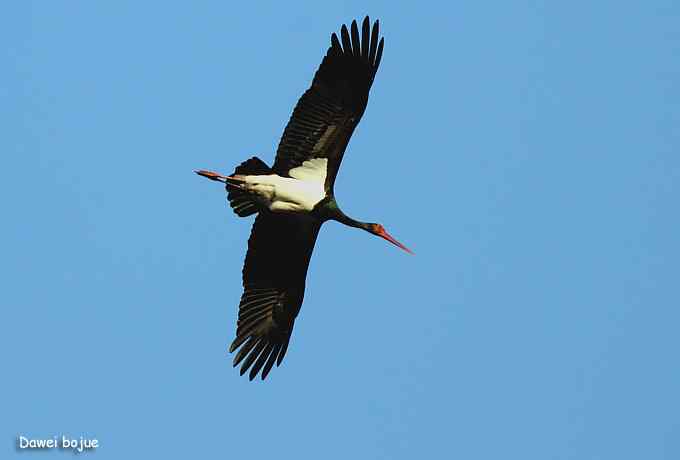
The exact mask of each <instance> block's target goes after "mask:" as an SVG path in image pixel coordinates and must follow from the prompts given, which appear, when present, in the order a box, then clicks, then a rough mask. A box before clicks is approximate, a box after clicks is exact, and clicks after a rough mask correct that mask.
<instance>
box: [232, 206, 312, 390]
mask: <svg viewBox="0 0 680 460" xmlns="http://www.w3.org/2000/svg"><path fill="white" fill-rule="evenodd" d="M320 227H321V224H320V223H319V222H318V221H316V220H314V219H311V218H310V217H308V216H299V215H294V214H278V213H277V214H274V213H271V212H269V211H267V210H263V211H261V212H260V213H259V214H258V216H257V218H256V219H255V223H254V224H253V229H252V231H251V234H250V239H249V240H248V254H247V255H246V260H245V264H244V265H243V295H242V296H241V302H240V304H239V312H238V327H237V330H236V339H235V340H234V342H233V343H232V344H231V347H230V348H229V351H230V352H233V351H234V350H236V349H237V348H239V347H240V349H239V351H238V353H237V354H236V356H235V357H234V366H237V365H238V364H239V363H240V362H241V361H243V359H244V358H245V361H244V362H243V365H242V366H241V375H243V374H244V373H245V372H246V371H247V370H248V369H249V368H250V367H251V366H252V369H251V370H250V374H249V377H250V379H251V380H252V379H253V378H255V376H256V375H257V373H258V372H259V371H260V369H262V379H263V380H264V378H265V377H267V374H268V373H269V371H270V370H271V369H272V366H273V365H274V363H275V362H276V365H277V366H278V365H279V364H281V361H282V360H283V357H284V356H285V354H286V350H287V349H288V342H289V340H290V335H291V332H292V331H293V324H294V323H295V317H296V316H297V314H298V312H299V311H300V307H301V306H302V299H303V298H304V294H305V279H306V277H307V267H308V266H309V260H310V258H311V256H312V251H313V250H314V243H315V242H316V237H317V235H318V233H319V228H320Z"/></svg>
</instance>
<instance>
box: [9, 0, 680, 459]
mask: <svg viewBox="0 0 680 460" xmlns="http://www.w3.org/2000/svg"><path fill="white" fill-rule="evenodd" d="M366 13H368V14H370V15H371V17H372V18H380V20H381V25H382V31H383V33H384V36H385V53H384V57H383V61H382V64H381V68H380V71H379V73H378V75H377V77H376V81H375V84H374V86H373V89H372V93H371V98H370V101H369V105H368V109H367V111H366V114H365V116H364V118H363V120H362V122H361V124H360V126H359V128H358V129H357V131H356V132H355V134H354V137H353V138H352V141H351V143H350V145H349V148H348V151H347V154H346V156H345V159H344V162H343V165H342V170H341V171H340V174H339V177H338V180H337V183H336V194H337V198H338V200H339V202H340V203H341V205H342V206H343V209H344V210H345V212H347V213H348V214H350V215H352V216H353V217H356V218H358V219H362V220H368V221H376V222H381V223H383V224H384V225H385V226H386V228H387V229H388V230H389V231H390V232H391V233H392V234H393V235H394V236H395V237H397V238H398V239H400V240H402V241H403V242H404V243H406V244H407V245H408V246H410V247H411V248H412V249H413V250H414V251H415V252H416V254H417V255H416V256H415V257H410V256H408V255H406V254H404V253H403V252H401V251H399V250H398V249H396V248H394V247H392V246H391V245H389V244H387V243H385V242H384V241H382V240H380V239H378V238H375V237H372V236H370V235H368V234H366V233H365V232H361V231H358V230H354V229H348V228H344V227H342V226H341V225H339V224H336V223H330V224H327V225H325V226H324V228H323V229H322V231H321V235H320V237H319V240H318V242H317V246H316V250H315V253H314V256H313V259H312V263H311V268H310V272H309V276H308V280H307V294H306V298H305V303H304V306H303V308H302V311H301V314H300V316H299V318H298V321H297V323H296V328H295V331H294V334H293V340H292V342H291V347H290V349H289V352H288V355H287V357H286V361H285V363H284V365H283V366H282V367H280V368H276V369H274V370H273V371H272V373H271V374H270V376H269V378H268V379H267V381H266V382H264V383H263V382H260V381H259V380H258V381H257V382H248V380H247V379H245V378H241V377H239V376H238V372H237V371H236V370H234V369H232V368H231V357H230V356H227V355H226V348H227V346H228V344H229V343H230V342H231V340H232V339H233V336H234V329H235V320H236V314H237V305H238V300H239V296H240V293H241V280H240V272H241V264H242V260H243V256H244V254H245V248H246V241H247V237H248V234H249V231H250V225H251V221H250V220H246V219H237V218H236V217H235V216H234V215H233V213H232V212H231V211H230V210H229V209H228V208H227V206H226V203H225V197H224V194H223V190H222V189H220V187H219V186H217V185H216V184H212V183H209V182H207V181H205V180H202V179H200V178H198V177H196V176H195V175H194V174H193V173H192V170H194V169H197V168H207V169H214V170H218V171H223V172H230V171H231V170H232V168H233V166H234V165H236V164H238V163H239V162H241V161H242V160H243V159H245V158H248V157H250V156H252V155H258V156H260V157H261V158H263V159H264V160H265V161H267V162H271V161H272V159H273V155H274V151H275V148H276V145H277V142H278V140H279V137H280V135H281V132H282V131H283V128H284V126H285V123H286V121H287V120H288V117H289V116H290V113H291V110H292V108H293V106H294V104H295V102H296V101H297V98H298V97H299V96H300V95H301V94H302V92H303V91H304V90H305V89H306V88H307V87H308V85H309V83H310V81H311V78H312V76H313V73H314V71H315V70H316V67H317V66H318V64H319V62H320V60H321V57H322V56H323V54H324V52H325V50H326V47H327V46H328V43H329V36H330V33H331V32H333V31H336V30H338V29H339V27H340V25H341V24H342V23H347V22H349V21H351V20H352V19H353V18H362V17H363V16H364V15H365V14H366ZM679 23H680V4H678V3H677V2H671V1H650V2H614V1H600V2H569V3H565V2H562V3H561V4H559V5H558V4H557V3H556V2H551V3H550V4H548V3H546V4H545V5H544V4H540V3H538V2H465V3H463V2H456V3H447V4H444V3H443V2H442V3H441V4H438V3H431V4H425V3H422V2H413V3H410V4H400V5H396V4H394V3H393V2H374V3H372V4H371V6H370V7H368V6H367V4H366V2H346V3H343V4H333V5H328V4H325V3H322V2H303V3H300V2H295V3H292V4H291V3H290V2H288V3H282V2H268V3H253V4H248V5H245V4H244V2H239V3H236V4H234V3H228V2H214V1H211V2H192V3H188V2H183V3H179V2H143V3H141V2H132V1H116V2H29V1H25V2H13V3H12V4H11V5H8V6H7V7H6V8H5V9H4V12H3V18H2V19H0V26H1V27H0V43H2V44H1V45H0V53H1V54H0V59H1V60H2V62H3V63H4V65H3V66H2V67H3V71H2V73H0V98H1V100H2V103H1V104H0V124H1V125H2V126H3V130H2V132H3V135H2V136H0V151H2V159H3V160H2V166H3V168H2V180H1V181H0V193H1V196H2V206H3V214H4V216H5V219H3V225H2V226H1V227H0V244H1V245H2V254H3V257H2V262H1V263H0V276H1V279H2V280H3V282H2V285H3V288H2V290H1V291H2V297H1V299H2V313H3V315H2V316H3V317H2V321H1V322H0V323H1V324H2V326H1V328H2V333H1V334H0V350H1V351H0V353H2V362H3V366H4V372H3V375H4V377H3V386H2V387H3V391H2V399H1V400H0V402H1V403H2V412H3V416H2V417H1V418H0V434H1V435H2V446H3V447H0V449H2V452H5V453H4V454H0V456H2V457H3V458H4V457H7V456H8V455H17V452H16V450H15V447H14V446H15V442H16V438H17V436H19V435H24V436H28V437H33V438H37V437H52V436H60V435H67V436H69V437H73V438H78V437H80V436H85V437H89V438H97V439H98V440H99V442H100V448H98V450H97V451H96V453H95V454H92V453H90V454H89V455H96V457H97V458H101V459H109V458H111V459H119V458H218V457H219V458H242V457H244V456H248V457H251V458H267V457H270V456H272V455H277V456H279V457H281V458H300V459H317V458H326V459H347V458H376V459H412V458H429V457H432V458H464V459H490V458H521V459H523V460H527V459H547V458H549V459H579V460H583V459H616V460H623V459H635V460H638V459H641V458H645V459H677V458H680V415H679V414H680V396H679V393H678V389H679V388H680V367H678V358H677V356H678V349H680V335H679V334H678V324H679V323H680V313H679V312H678V307H679V306H680V292H679V289H680V288H679V287H678V273H680V266H679V262H678V261H679V260H680V243H679V240H678V235H679V234H680V217H679V215H680V213H678V202H679V201H680V157H679V155H678V152H680V135H679V134H678V133H679V132H680V131H679V130H678V126H680V109H679V108H680V83H679V82H680V59H678V52H679V51H680V27H678V24H679ZM64 455H69V454H67V453H65V452H49V453H45V452H38V453H27V452H22V453H21V456H22V457H24V458H32V457H34V456H35V457H39V458H47V457H50V458H51V457H61V456H64Z"/></svg>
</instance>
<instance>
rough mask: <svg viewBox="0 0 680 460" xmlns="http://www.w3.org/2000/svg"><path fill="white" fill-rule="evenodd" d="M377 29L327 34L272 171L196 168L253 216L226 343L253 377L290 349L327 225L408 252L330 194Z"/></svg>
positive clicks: (375, 61) (371, 64) (367, 77)
mask: <svg viewBox="0 0 680 460" xmlns="http://www.w3.org/2000/svg"><path fill="white" fill-rule="evenodd" d="M378 35H379V25H378V22H377V21H376V22H375V23H374V25H373V27H372V29H371V27H370V21H369V19H368V17H366V18H365V19H364V21H363V24H362V33H361V37H360V36H359V30H358V27H357V24H356V21H354V22H352V25H351V33H350V31H348V29H347V27H346V26H344V25H343V26H342V29H341V40H342V44H341V43H340V40H338V37H337V36H336V34H332V35H331V46H330V48H329V49H328V52H327V53H326V56H325V57H324V59H323V61H322V63H321V65H320V67H319V69H318V70H317V72H316V74H315V76H314V80H313V81H312V86H311V87H310V88H309V89H308V90H307V91H306V92H305V93H304V94H303V95H302V97H301V98H300V100H299V101H298V103H297V105H296V107H295V110H294V111H293V115H292V116H291V119H290V121H289V122H288V125H287V126H286V129H285V131H284V133H283V136H282V138H281V142H280V144H279V147H278V150H277V155H276V160H275V162H274V165H273V166H272V167H271V168H270V167H269V166H267V164H266V163H264V162H263V161H262V160H260V159H259V158H257V157H253V158H251V159H249V160H247V161H245V162H243V163H241V164H240V165H239V166H238V167H237V168H236V170H235V171H234V173H232V174H231V175H230V176H222V175H219V174H216V173H213V172H210V171H197V173H198V174H200V175H202V176H205V177H207V178H209V179H213V180H217V181H221V182H224V183H225V184H226V189H227V197H228V199H229V204H230V206H231V207H232V208H233V210H234V212H235V213H236V214H237V215H238V216H241V217H245V216H249V215H252V214H257V218H256V219H255V223H254V224H253V229H252V232H251V235H250V239H249V241H248V253H247V254H246V260H245V263H244V266H243V287H244V291H243V294H242V296H241V301H240V304H239V315H238V325H237V331H236V339H235V340H234V341H233V343H232V344H231V346H230V349H229V351H232V352H233V351H235V350H236V349H238V352H237V354H236V356H235V358H234V366H236V365H238V364H239V363H241V362H242V361H243V365H242V366H241V374H243V373H245V372H246V371H247V370H248V369H249V368H250V369H251V370H250V374H249V376H250V379H251V380H252V379H253V378H254V377H255V376H256V375H257V374H258V372H260V370H262V378H263V379H264V378H265V377H266V376H267V374H268V373H269V371H270V370H271V368H272V366H273V365H274V363H276V364H277V365H279V364H280V363H281V361H282V360H283V357H284V355H285V354H286V350H287V348H288V343H289V341H290V336H291V333H292V330H293V325H294V323H295V318H296V317H297V314H298V312H299V311H300V307H301V306H302V301H303V298H304V292H305V280H306V276H307V269H308V267H309V261H310V258H311V255H312V251H313V250H314V245H315V242H316V238H317V235H318V233H319V230H320V228H321V225H322V224H323V223H324V222H325V221H327V220H336V221H338V222H341V223H343V224H346V225H349V226H351V227H356V228H361V229H363V230H366V231H368V232H370V233H373V234H375V235H377V236H380V237H382V238H384V239H386V240H388V241H390V242H391V243H393V244H395V245H397V246H398V247H400V248H402V249H404V250H406V251H409V250H408V249H407V248H406V247H405V246H403V245H402V244H401V243H399V242H398V241H397V240H395V239H394V238H393V237H392V236H390V235H389V234H388V233H387V232H386V231H385V229H384V228H383V227H382V225H379V224H372V223H364V222H359V221H356V220H354V219H352V218H350V217H348V216H347V215H345V214H344V213H343V212H342V211H341V210H340V208H339V207H338V204H337V202H336V200H335V196H334V192H333V186H334V183H335V177H336V175H337V172H338V169H339V167H340V163H341V161H342V157H343V154H344V152H345V148H346V147H347V143H348V142H349V139H350V137H351V135H352V133H353V132H354V128H355V127H356V125H357V124H358V123H359V120H361V116H362V115H363V113H364V110H365V108H366V104H367V102H368V93H369V90H370V87H371V85H372V84H373V79H374V77H375V74H376V72H377V70H378V66H379V65H380V59H381V57H382V50H383V39H380V41H378ZM409 252H410V251H409ZM251 366H252V368H251Z"/></svg>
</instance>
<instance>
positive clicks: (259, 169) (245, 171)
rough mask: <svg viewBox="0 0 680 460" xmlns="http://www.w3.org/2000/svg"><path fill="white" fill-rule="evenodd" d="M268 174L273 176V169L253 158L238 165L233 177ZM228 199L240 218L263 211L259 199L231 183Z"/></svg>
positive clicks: (228, 189)
mask: <svg viewBox="0 0 680 460" xmlns="http://www.w3.org/2000/svg"><path fill="white" fill-rule="evenodd" d="M267 174H272V170H271V168H270V167H269V166H267V164H266V163H265V162H264V161H262V160H260V159H259V158H257V157H253V158H251V159H250V160H246V161H244V162H243V163H241V164H240V165H238V166H237V167H236V170H235V171H234V173H233V174H232V176H236V175H240V176H261V175H267ZM227 199H228V200H229V205H230V206H231V207H232V208H233V209H234V212H235V213H236V214H237V215H238V216H240V217H246V216H250V215H251V214H255V213H257V212H259V211H260V209H262V204H261V203H260V202H259V201H258V200H257V197H255V196H253V195H251V194H250V193H248V192H246V191H243V190H241V189H239V188H237V187H236V186H232V184H229V183H227Z"/></svg>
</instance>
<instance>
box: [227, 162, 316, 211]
mask: <svg viewBox="0 0 680 460" xmlns="http://www.w3.org/2000/svg"><path fill="white" fill-rule="evenodd" d="M327 163H328V160H327V159H326V158H314V159H312V160H307V161H305V162H304V163H302V165H300V166H298V167H297V168H293V169H291V170H290V171H288V176H290V177H281V176H279V175H278V174H262V175H246V176H235V177H234V178H233V179H232V181H233V183H234V186H235V187H242V188H241V190H243V191H246V192H249V193H251V194H253V195H254V196H256V197H257V199H258V200H259V201H260V203H261V204H262V205H263V206H264V207H266V208H267V209H269V210H270V211H271V212H293V213H309V212H312V210H313V209H314V207H315V206H316V205H317V204H318V203H319V202H320V201H321V200H323V199H324V198H326V196H327V193H326V190H325V189H324V182H325V181H326V165H327Z"/></svg>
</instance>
